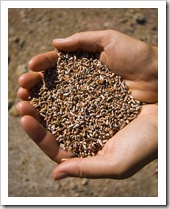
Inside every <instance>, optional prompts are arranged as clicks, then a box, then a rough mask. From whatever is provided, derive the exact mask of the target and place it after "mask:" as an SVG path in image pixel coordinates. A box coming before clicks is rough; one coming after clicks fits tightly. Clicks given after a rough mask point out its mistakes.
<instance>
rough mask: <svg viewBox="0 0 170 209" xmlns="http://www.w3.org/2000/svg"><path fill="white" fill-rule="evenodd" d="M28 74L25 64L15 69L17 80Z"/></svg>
mask: <svg viewBox="0 0 170 209" xmlns="http://www.w3.org/2000/svg"><path fill="white" fill-rule="evenodd" d="M26 72H28V67H27V65H26V64H22V65H18V67H17V69H16V72H15V73H16V76H17V77H18V78H19V77H20V76H21V75H22V74H24V73H26Z"/></svg>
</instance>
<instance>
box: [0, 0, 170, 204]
mask: <svg viewBox="0 0 170 209" xmlns="http://www.w3.org/2000/svg"><path fill="white" fill-rule="evenodd" d="M8 8H158V14H159V17H158V25H159V27H158V29H159V31H158V37H159V40H158V46H159V57H158V58H159V59H158V69H159V72H158V75H159V89H158V92H159V115H158V116H159V127H158V137H159V142H158V143H159V152H158V154H159V158H158V164H159V175H158V197H126V198H124V197H116V198H115V197H100V198H98V197H93V198H89V197H8V175H7V174H8V140H7V139H8V122H7V121H8V120H7V118H8V110H7V107H8V104H7V102H8V71H7V69H8ZM1 114H2V115H1V125H2V126H1V139H2V140H1V205H63V204H64V205H165V204H166V1H98V2H97V4H96V2H95V1H41V3H40V1H1ZM4 119H6V120H4ZM63 198H64V199H63Z"/></svg>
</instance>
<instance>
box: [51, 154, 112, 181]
mask: <svg viewBox="0 0 170 209" xmlns="http://www.w3.org/2000/svg"><path fill="white" fill-rule="evenodd" d="M113 167H114V174H115V178H116V165H115V166H114V164H113V163H110V161H109V160H108V159H107V158H106V157H105V156H102V155H97V156H94V157H87V158H73V159H69V160H66V161H64V162H63V163H61V164H60V165H58V166H57V168H56V169H55V170H54V171H53V173H52V177H53V178H54V180H60V179H63V178H65V177H68V176H69V177H81V178H107V177H108V178H111V177H112V178H113V177H114V175H113Z"/></svg>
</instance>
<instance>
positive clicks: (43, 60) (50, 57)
mask: <svg viewBox="0 0 170 209" xmlns="http://www.w3.org/2000/svg"><path fill="white" fill-rule="evenodd" d="M57 59H58V56H57V52H56V51H50V52H46V53H44V54H39V55H37V56H35V57H33V58H32V59H31V60H30V61H29V63H28V67H29V68H30V69H31V70H32V71H44V70H47V69H49V68H52V67H54V66H55V65H56V63H57Z"/></svg>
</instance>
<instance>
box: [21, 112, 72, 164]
mask: <svg viewBox="0 0 170 209" xmlns="http://www.w3.org/2000/svg"><path fill="white" fill-rule="evenodd" d="M20 123H21V126H22V127H23V129H24V130H25V132H26V133H27V134H28V136H29V137H30V138H31V139H32V140H33V141H34V142H35V143H36V144H37V145H38V146H39V148H40V149H41V150H42V151H43V152H44V153H45V154H46V155H47V156H48V157H49V158H51V159H52V160H54V161H55V162H57V163H60V162H61V159H62V158H67V157H70V156H71V153H70V152H66V151H64V150H62V149H61V148H59V145H58V143H57V141H56V139H55V137H54V136H53V135H52V134H51V133H50V132H49V131H47V130H46V129H45V128H44V127H43V126H42V125H41V124H40V123H39V122H38V121H37V120H36V119H35V118H34V117H32V116H28V115H25V116H23V117H22V118H21V121H20Z"/></svg>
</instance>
